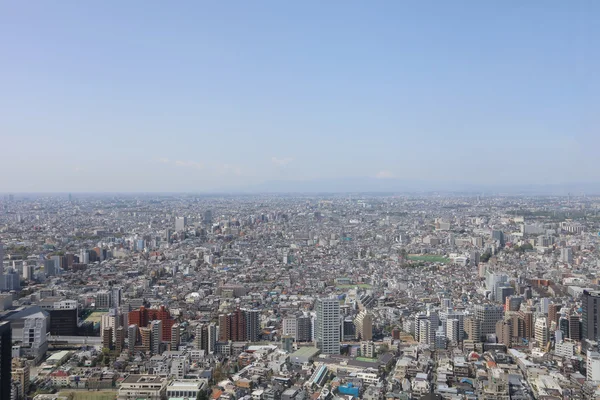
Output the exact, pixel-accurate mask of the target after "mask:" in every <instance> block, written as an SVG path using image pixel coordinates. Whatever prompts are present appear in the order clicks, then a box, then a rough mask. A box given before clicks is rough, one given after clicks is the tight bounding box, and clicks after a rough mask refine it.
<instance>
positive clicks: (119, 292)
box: [0, 194, 600, 400]
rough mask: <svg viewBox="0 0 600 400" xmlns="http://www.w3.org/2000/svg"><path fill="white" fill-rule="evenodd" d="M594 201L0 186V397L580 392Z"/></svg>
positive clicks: (584, 391) (589, 313)
mask: <svg viewBox="0 0 600 400" xmlns="http://www.w3.org/2000/svg"><path fill="white" fill-rule="evenodd" d="M599 209H600V198H598V197H586V196H563V197H559V196H556V197H551V196H545V197H533V196H532V197H518V196H489V195H479V196H477V195H437V194H431V195H377V194H372V195H366V194H354V195H350V194H336V195H321V196H317V195H304V196H301V195H287V196H283V195H279V196H277V195H262V196H259V195H253V196H250V195H244V196H242V195H240V196H218V195H213V196H200V195H191V194H190V195H183V194H182V195H178V194H173V195H167V194H164V195H133V194H132V195H124V194H122V195H121V194H116V195H91V194H90V195H84V194H73V195H71V194H64V195H58V194H57V195H19V194H15V195H12V194H11V195H5V196H4V197H3V198H2V199H1V203H0V238H1V242H2V246H0V258H1V259H2V261H3V262H2V274H1V279H0V285H1V286H0V287H1V289H2V294H1V295H0V307H1V310H2V311H1V314H0V332H1V338H0V340H1V344H0V355H1V358H2V360H1V364H0V374H1V376H0V385H1V393H0V397H1V398H2V399H32V398H33V399H36V400H48V399H118V400H126V399H153V400H154V399H155V400H159V399H161V400H165V399H169V400H182V399H236V400H237V399H255V400H261V399H283V400H300V399H359V398H360V399H372V400H375V399H386V400H391V399H422V398H423V399H478V398H481V399H498V400H499V399H523V400H524V399H533V398H535V399H565V398H572V399H594V398H598V396H600V383H599V382H600V349H599V348H598V342H599V341H600V328H599V326H598V320H599V319H600V290H599V288H600V286H599V285H598V278H599V277H598V271H599V268H600V253H599V251H598V247H599V245H600V237H599V233H598V231H599V229H600V216H599V215H598V211H599Z"/></svg>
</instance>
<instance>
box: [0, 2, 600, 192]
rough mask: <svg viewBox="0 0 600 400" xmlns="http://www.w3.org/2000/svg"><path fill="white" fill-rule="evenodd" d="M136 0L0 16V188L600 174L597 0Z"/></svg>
mask: <svg viewBox="0 0 600 400" xmlns="http://www.w3.org/2000/svg"><path fill="white" fill-rule="evenodd" d="M140 5H141V3H136V2H131V3H128V4H122V3H116V2H110V1H109V2H103V3H102V4H93V5H92V4H87V3H77V2H62V3H59V4H44V3H39V4H37V5H36V7H35V8H32V7H30V6H29V5H26V4H20V3H14V4H9V5H5V6H4V7H3V8H4V10H3V19H4V21H5V23H2V24H0V45H1V46H2V48H3V50H4V51H3V53H4V56H5V57H6V59H7V60H10V62H8V63H2V65H0V84H1V85H2V87H3V92H4V93H5V94H6V95H5V96H0V107H1V108H2V110H3V115H2V118H1V119H0V121H1V122H0V132H2V134H0V136H1V138H2V142H3V147H4V148H6V149H10V151H6V152H4V153H3V156H2V157H0V168H2V169H3V170H4V171H8V173H6V174H4V176H3V182H2V187H0V191H3V192H107V191H111V192H124V191H127V192H128V191H133V192H139V191H144V192H148V191H156V192H181V191H184V192H235V191H253V189H252V188H254V187H259V188H260V187H261V186H262V187H265V189H263V190H266V191H271V190H272V191H278V190H276V189H271V188H269V187H268V186H269V185H271V184H273V183H276V182H290V184H289V186H292V187H293V186H294V183H297V184H298V186H302V185H303V184H304V183H303V182H312V181H331V182H335V181H340V180H341V181H343V180H353V179H357V180H361V179H362V180H365V181H369V182H371V181H372V182H375V183H368V184H365V189H364V190H365V191H369V190H370V188H369V187H370V186H377V187H382V188H384V189H381V190H385V188H386V186H389V187H390V189H388V190H391V191H397V190H398V189H396V188H395V186H398V185H397V183H396V182H397V181H404V180H406V181H416V182H425V183H427V184H429V185H430V186H434V185H433V184H438V183H441V184H444V185H446V186H449V185H452V184H459V185H466V184H468V185H484V184H485V185H488V184H489V185H498V186H503V185H512V184H518V185H528V184H566V183H569V182H584V183H585V182H587V183H599V182H600V170H599V169H598V168H597V167H595V165H594V156H595V154H594V149H595V148H597V147H598V145H600V142H599V140H600V135H599V134H598V133H597V126H598V122H599V121H598V116H597V113H595V110H597V108H598V95H597V93H598V92H599V91H598V88H599V86H600V85H599V81H598V78H597V77H596V76H595V74H594V73H593V71H595V70H597V69H598V67H599V66H600V63H599V58H598V52H597V51H595V49H594V43H595V41H596V40H595V39H597V38H598V37H599V35H598V33H599V31H598V27H597V25H595V24H594V23H593V21H594V20H596V19H597V16H598V15H599V14H598V11H599V6H598V5H597V4H596V3H592V2H583V1H581V2H574V3H571V4H565V3H561V2H543V3H542V2H537V1H534V2H529V3H527V4H494V3H488V4H474V3H466V2H463V3H453V4H444V3H434V2H430V3H427V2H426V3H421V4H418V5H416V4H415V5H408V4H403V3H397V2H380V3H378V4H377V5H372V4H368V5H367V4H361V3H357V2H350V3H347V2H345V3H342V2H332V3H328V4H319V3H316V2H308V3H302V4H301V5H300V4H281V3H275V2H263V3H253V4H237V5H236V7H229V6H228V5H226V4H209V3H195V2H180V3H178V6H177V7H173V6H166V5H160V4H155V5H152V6H149V5H146V4H144V6H143V7H140ZM13 171H15V172H13ZM16 171H18V173H17V172H16ZM349 190H350V191H352V190H355V189H353V188H350V189H349ZM432 190H435V188H432ZM256 191H259V192H260V191H261V190H256ZM284 191H287V190H284ZM299 191H302V190H299ZM317 191H318V190H317ZM334 191H337V190H334Z"/></svg>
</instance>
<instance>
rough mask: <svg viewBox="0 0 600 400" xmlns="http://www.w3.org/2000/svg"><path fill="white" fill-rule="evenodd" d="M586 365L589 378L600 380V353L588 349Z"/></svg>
mask: <svg viewBox="0 0 600 400" xmlns="http://www.w3.org/2000/svg"><path fill="white" fill-rule="evenodd" d="M586 366H587V368H586V370H587V380H588V381H596V382H598V381H600V353H598V352H595V351H589V350H588V352H587V365H586Z"/></svg>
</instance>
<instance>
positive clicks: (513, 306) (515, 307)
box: [504, 296, 523, 311]
mask: <svg viewBox="0 0 600 400" xmlns="http://www.w3.org/2000/svg"><path fill="white" fill-rule="evenodd" d="M522 302H523V298H522V297H521V296H508V297H507V298H506V299H505V301H504V309H505V311H519V307H521V303H522Z"/></svg>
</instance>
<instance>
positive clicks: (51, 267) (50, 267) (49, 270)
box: [44, 260, 56, 276]
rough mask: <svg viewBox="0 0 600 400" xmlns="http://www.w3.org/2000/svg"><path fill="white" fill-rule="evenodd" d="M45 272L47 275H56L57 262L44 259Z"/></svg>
mask: <svg viewBox="0 0 600 400" xmlns="http://www.w3.org/2000/svg"><path fill="white" fill-rule="evenodd" d="M44 274H46V276H55V275H56V264H55V262H54V260H44Z"/></svg>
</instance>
